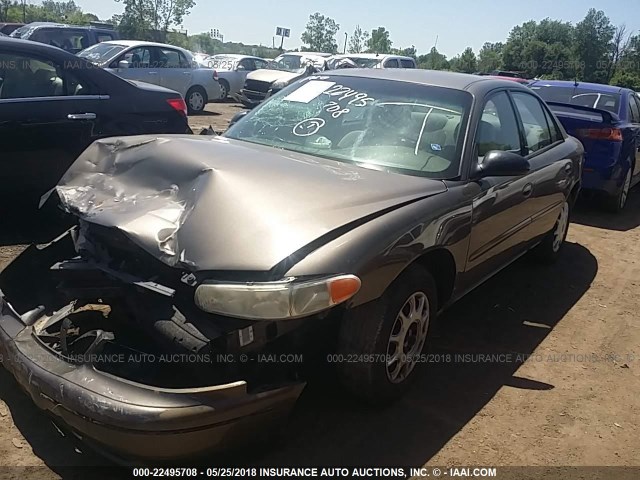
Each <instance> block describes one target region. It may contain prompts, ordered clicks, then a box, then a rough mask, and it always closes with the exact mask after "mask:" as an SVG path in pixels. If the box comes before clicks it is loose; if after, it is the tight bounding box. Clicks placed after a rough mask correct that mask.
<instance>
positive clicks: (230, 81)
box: [200, 53, 269, 98]
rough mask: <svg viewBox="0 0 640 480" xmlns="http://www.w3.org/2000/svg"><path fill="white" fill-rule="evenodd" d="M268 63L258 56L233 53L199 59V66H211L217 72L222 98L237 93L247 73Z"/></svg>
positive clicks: (264, 66)
mask: <svg viewBox="0 0 640 480" xmlns="http://www.w3.org/2000/svg"><path fill="white" fill-rule="evenodd" d="M268 63H269V62H267V60H265V59H263V58H260V57H252V56H250V55H238V54H233V53H228V54H227V53H225V54H219V55H212V56H209V57H206V58H205V59H203V60H201V61H200V65H201V66H204V67H208V68H213V69H215V70H216V72H218V81H219V82H220V87H222V93H223V98H226V97H227V96H234V95H236V94H238V93H239V92H240V89H242V87H243V86H244V81H245V79H246V78H247V74H248V73H250V72H253V71H255V70H260V69H261V68H266V67H267V64H268Z"/></svg>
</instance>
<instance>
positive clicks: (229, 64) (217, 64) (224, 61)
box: [208, 55, 238, 70]
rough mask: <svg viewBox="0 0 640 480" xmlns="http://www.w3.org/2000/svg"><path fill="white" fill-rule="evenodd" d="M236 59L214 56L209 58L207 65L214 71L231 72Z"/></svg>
mask: <svg viewBox="0 0 640 480" xmlns="http://www.w3.org/2000/svg"><path fill="white" fill-rule="evenodd" d="M237 61H238V59H237V58H236V57H227V56H225V55H215V56H213V57H211V58H209V61H208V65H209V67H211V68H215V69H216V70H233V69H234V68H235V65H236V62H237Z"/></svg>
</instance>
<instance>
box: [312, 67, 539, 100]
mask: <svg viewBox="0 0 640 480" xmlns="http://www.w3.org/2000/svg"><path fill="white" fill-rule="evenodd" d="M323 74H326V75H337V76H343V77H367V78H379V79H382V80H392V81H394V80H395V81H401V82H410V83H419V84H423V85H430V86H434V87H444V88H453V89H456V90H467V91H469V92H471V93H473V94H481V95H482V94H484V93H486V92H488V91H489V90H492V89H494V88H499V87H506V88H511V89H514V88H515V89H522V90H524V91H529V89H528V88H527V87H525V86H524V85H522V84H520V83H518V82H514V81H512V80H502V79H499V78H495V77H487V76H479V75H471V74H468V73H458V72H447V71H443V70H423V69H418V68H398V69H396V68H379V69H378V68H374V69H371V68H364V69H363V68H346V69H343V70H330V71H327V72H324V73H323Z"/></svg>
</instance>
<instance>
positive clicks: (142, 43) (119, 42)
mask: <svg viewBox="0 0 640 480" xmlns="http://www.w3.org/2000/svg"><path fill="white" fill-rule="evenodd" d="M101 43H106V44H107V45H122V46H123V47H140V46H145V45H148V46H151V47H171V48H177V49H179V50H184V51H185V52H187V51H188V50H185V49H184V48H182V47H176V46H175V45H170V44H168V43H158V42H146V41H144V40H108V41H106V42H101ZM189 53H191V52H189Z"/></svg>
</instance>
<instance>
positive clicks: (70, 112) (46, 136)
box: [0, 50, 101, 194]
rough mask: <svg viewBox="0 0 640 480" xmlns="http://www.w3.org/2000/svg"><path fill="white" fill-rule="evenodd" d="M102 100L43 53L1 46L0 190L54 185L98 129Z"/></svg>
mask: <svg viewBox="0 0 640 480" xmlns="http://www.w3.org/2000/svg"><path fill="white" fill-rule="evenodd" d="M100 98H101V97H100V96H99V95H97V92H95V91H93V87H92V86H91V85H89V84H88V83H87V82H85V81H83V80H80V79H78V78H77V77H76V76H75V74H74V73H73V71H71V70H69V69H67V70H65V69H64V68H63V67H62V66H61V65H57V64H55V63H54V62H53V61H51V60H49V59H47V58H45V57H42V56H30V55H28V54H19V55H18V54H15V53H13V52H11V51H1V50H0V138H2V147H1V152H0V191H1V192H2V193H3V194H6V193H11V192H25V191H30V192H33V193H40V194H41V193H44V192H45V191H46V190H48V189H50V188H52V187H53V186H55V184H56V183H57V181H58V180H59V179H60V177H61V176H62V175H63V173H64V172H65V171H66V169H67V168H68V167H69V166H70V165H71V163H73V161H74V160H75V159H76V157H77V156H78V155H79V154H80V153H81V152H82V151H83V150H84V149H85V148H86V147H87V146H88V145H89V144H90V143H91V141H92V140H93V135H94V132H95V131H96V130H99V125H98V121H99V120H98V118H97V117H98V115H97V113H96V112H98V108H99V103H100V102H101V100H100Z"/></svg>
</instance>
